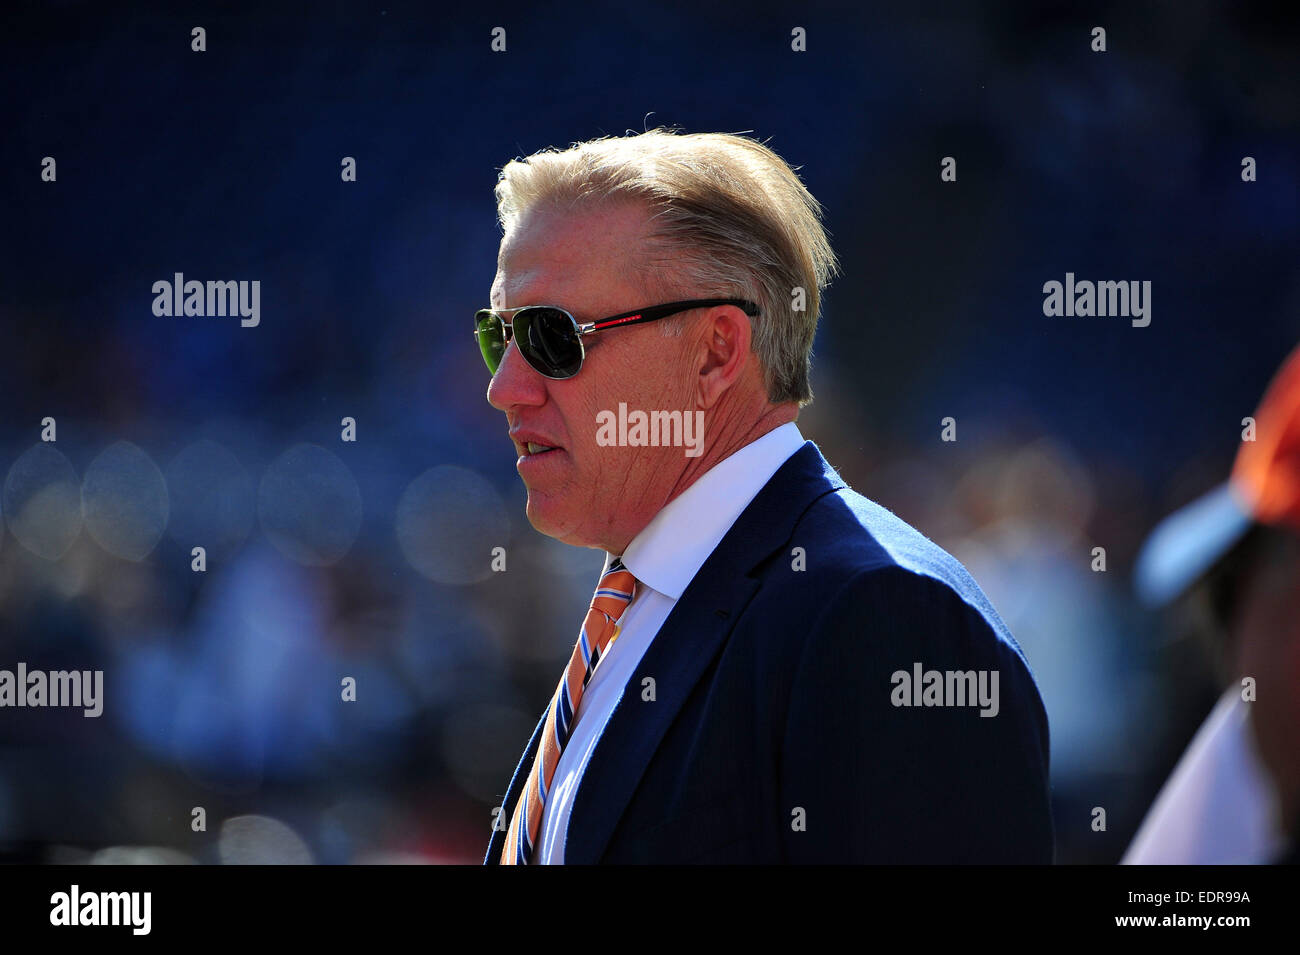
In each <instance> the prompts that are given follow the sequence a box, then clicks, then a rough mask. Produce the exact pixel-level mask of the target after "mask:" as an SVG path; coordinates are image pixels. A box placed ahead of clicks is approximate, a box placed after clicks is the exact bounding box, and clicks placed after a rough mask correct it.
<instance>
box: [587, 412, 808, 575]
mask: <svg viewBox="0 0 1300 955" xmlns="http://www.w3.org/2000/svg"><path fill="white" fill-rule="evenodd" d="M798 417H799V406H798V405H797V404H795V403H793V402H789V403H786V404H780V405H771V404H768V405H765V407H764V409H763V412H762V414H760V415H759V417H758V418H757V419H755V418H752V417H751V418H750V419H749V420H748V421H743V419H740V418H736V417H733V418H731V419H729V420H728V421H727V422H725V423H723V424H722V425H721V426H720V427H719V429H718V431H717V432H715V433H714V434H713V435H710V438H711V439H712V440H710V441H708V442H706V450H705V451H704V453H703V454H701V455H700V456H699V457H698V458H690V459H689V463H688V464H687V465H686V467H685V468H683V469H682V473H681V475H680V476H679V477H678V479H677V481H676V482H675V483H674V484H673V487H672V490H671V491H670V492H669V494H668V496H667V497H666V498H665V499H664V502H663V504H662V505H660V508H659V510H662V509H663V508H665V507H667V506H668V505H669V504H671V503H672V502H673V501H675V500H676V499H677V498H679V497H681V496H682V495H683V494H684V493H686V490H687V489H688V488H690V486H691V485H693V484H694V483H695V482H696V481H698V480H699V479H700V478H702V477H703V476H704V475H705V474H707V473H709V471H711V470H713V468H715V467H716V466H717V465H718V464H719V463H721V462H722V461H725V460H726V459H727V458H729V457H731V456H732V455H733V454H735V453H736V452H737V451H739V450H740V449H741V448H744V447H747V446H748V445H750V444H753V443H754V442H755V441H757V440H758V439H759V438H761V437H763V435H765V434H768V433H769V432H771V431H775V430H776V429H777V428H779V427H781V425H783V424H789V423H790V422H791V421H794V420H796V419H797V418H798ZM656 513H658V512H657V511H656ZM653 519H654V515H651V517H650V520H653ZM649 522H650V521H649V520H647V521H646V524H649ZM644 529H645V525H642V526H641V527H638V528H636V529H635V530H633V531H631V533H630V534H627V539H626V540H620V541H619V542H618V543H617V545H616V546H617V549H615V548H614V547H611V546H604V549H605V550H606V551H608V552H609V553H610V554H612V555H614V556H615V557H619V556H622V554H623V552H624V551H625V550H626V549H627V546H628V544H630V543H631V542H632V540H633V538H635V537H636V535H637V534H639V533H641V531H643V530H644ZM625 533H627V532H626V531H625ZM597 546H600V545H597Z"/></svg>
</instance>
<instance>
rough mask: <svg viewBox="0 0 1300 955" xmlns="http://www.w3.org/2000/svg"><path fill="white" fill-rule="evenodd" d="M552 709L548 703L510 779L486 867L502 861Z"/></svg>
mask: <svg viewBox="0 0 1300 955" xmlns="http://www.w3.org/2000/svg"><path fill="white" fill-rule="evenodd" d="M550 708H551V701H550V700H547V701H546V708H545V709H543V710H542V718H541V719H540V720H538V721H537V727H536V728H535V729H534V730H533V736H532V739H530V740H529V741H528V747H527V748H526V749H525V750H524V755H523V756H521V757H519V765H517V766H516V767H515V774H514V775H513V776H511V777H510V785H509V786H507V787H506V796H505V799H503V800H502V801H501V813H500V815H499V816H498V817H497V818H498V819H499V820H500V821H499V822H497V823H496V824H497V825H499V826H500V827H501V828H500V829H497V828H493V830H492V838H491V839H489V840H488V850H487V855H486V856H484V858H483V864H484V865H496V864H497V863H499V862H500V860H501V847H502V846H503V845H504V844H505V841H506V833H507V832H508V831H509V830H510V820H511V818H512V817H513V816H514V814H515V803H516V802H517V801H518V800H519V793H520V791H521V790H522V789H523V788H524V783H526V782H527V781H528V774H529V773H530V772H532V770H533V757H534V755H536V753H537V742H538V740H540V739H541V738H542V729H543V728H544V727H545V726H546V714H547V711H549V710H550Z"/></svg>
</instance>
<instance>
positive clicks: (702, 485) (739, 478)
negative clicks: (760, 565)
mask: <svg viewBox="0 0 1300 955" xmlns="http://www.w3.org/2000/svg"><path fill="white" fill-rule="evenodd" d="M803 443H804V438H803V435H802V434H800V433H799V429H798V427H797V426H796V425H795V423H794V422H793V421H791V422H789V423H788V424H783V425H781V426H780V427H778V428H775V429H773V430H772V431H769V432H768V433H767V434H765V435H763V436H762V437H761V438H759V439H758V440H756V441H753V442H751V443H750V444H747V445H745V447H743V448H741V449H740V450H739V451H737V452H736V453H735V454H733V455H731V456H730V457H728V458H724V459H723V460H722V461H719V462H718V463H717V464H715V465H714V466H713V467H712V468H711V469H710V470H708V471H706V472H705V473H704V475H703V476H701V477H700V478H699V479H698V480H697V481H696V482H695V483H694V484H692V485H691V486H690V487H688V488H687V489H686V490H685V491H683V492H682V493H681V494H680V495H679V496H678V497H676V498H674V499H673V500H672V501H670V502H669V504H668V506H667V507H665V508H664V509H663V510H661V511H660V512H659V513H658V514H656V515H655V516H654V518H653V519H652V520H651V521H650V523H649V524H647V525H646V526H645V528H644V529H642V531H641V533H639V534H637V535H636V537H634V538H633V539H632V542H631V543H630V544H628V545H627V550H626V551H625V552H624V553H623V564H624V565H625V566H626V567H627V569H628V570H629V571H631V572H632V575H633V576H634V577H636V579H637V581H638V584H637V590H636V596H635V597H633V598H632V602H631V603H630V604H628V606H627V608H626V609H625V610H624V611H623V615H622V616H621V617H620V618H619V625H620V626H621V628H622V629H621V630H620V631H619V634H618V639H616V640H615V641H614V643H613V644H611V645H610V646H609V648H608V649H607V650H606V653H605V656H603V657H601V659H600V662H599V663H598V664H597V665H596V669H595V671H594V672H593V673H592V676H591V682H589V683H588V684H587V688H586V689H585V690H584V691H583V693H582V700H581V701H579V703H578V713H577V722H576V723H575V725H574V728H573V735H572V736H570V737H569V741H568V743H567V744H566V745H565V747H564V752H562V753H561V754H560V761H559V763H557V764H556V767H555V776H554V777H553V778H552V780H551V792H550V796H549V797H548V798H547V801H546V807H545V809H544V810H543V812H542V823H541V828H540V830H539V832H538V836H539V838H540V839H541V845H540V846H539V847H538V850H539V851H538V852H537V854H536V856H535V857H534V861H535V862H539V863H550V864H558V863H562V862H564V839H565V836H566V834H567V833H568V828H569V813H570V812H571V811H572V809H573V798H574V796H575V795H576V794H577V791H578V786H579V785H580V784H581V782H582V773H583V771H584V770H585V769H586V768H587V762H588V760H590V759H591V754H592V752H594V751H595V749H596V744H597V743H598V742H600V737H601V734H602V733H603V732H604V730H605V724H606V723H607V722H608V721H609V717H610V715H611V714H612V713H613V712H614V707H615V706H617V705H618V702H619V700H620V699H622V697H623V691H624V688H625V687H626V686H627V682H628V680H630V679H631V678H632V674H633V672H634V671H635V670H636V665H637V664H638V663H640V662H641V658H642V657H643V656H644V655H645V652H646V650H647V649H648V648H649V646H650V643H651V641H653V640H654V638H655V635H656V634H658V632H659V628H660V627H661V626H662V625H663V622H664V621H665V620H667V619H668V614H669V613H671V612H672V609H673V607H674V606H675V605H676V603H677V601H678V599H679V598H680V597H681V595H682V592H683V591H685V590H686V586H687V585H688V584H689V583H690V582H691V580H692V579H693V578H694V577H695V574H696V573H697V572H698V571H699V569H700V568H701V567H702V566H703V565H704V562H705V561H706V560H707V559H708V557H709V555H710V554H712V553H713V551H714V549H715V548H716V547H717V546H718V544H719V543H721V541H722V538H724V537H725V536H726V535H727V531H729V530H731V525H732V524H734V523H735V522H736V518H738V517H739V516H740V514H741V512H742V511H743V510H744V509H745V508H746V507H747V506H748V505H749V502H750V501H752V500H753V499H754V497H755V496H756V495H757V494H758V492H759V491H760V490H762V489H763V486H764V485H765V484H767V482H768V481H769V480H771V478H772V475H773V474H775V473H776V472H777V470H778V469H779V468H780V467H781V465H783V464H784V463H785V462H786V461H787V460H788V459H789V458H790V456H791V455H792V454H794V453H795V452H796V451H798V450H799V448H800V447H802V446H803ZM612 560H613V557H611V556H610V555H608V554H607V555H606V557H605V570H608V569H609V565H610V562H611V561H612ZM602 573H603V571H602ZM592 590H593V591H594V590H595V582H593V583H592ZM632 692H638V693H639V692H640V688H639V687H633V688H632Z"/></svg>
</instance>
